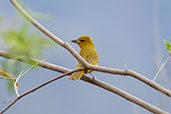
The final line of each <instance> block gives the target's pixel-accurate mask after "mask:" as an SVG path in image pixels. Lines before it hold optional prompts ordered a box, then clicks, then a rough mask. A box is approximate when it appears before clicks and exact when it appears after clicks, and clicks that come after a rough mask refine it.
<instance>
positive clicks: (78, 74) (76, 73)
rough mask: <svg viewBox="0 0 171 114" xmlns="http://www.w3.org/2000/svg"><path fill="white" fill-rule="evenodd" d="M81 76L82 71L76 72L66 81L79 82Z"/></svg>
mask: <svg viewBox="0 0 171 114" xmlns="http://www.w3.org/2000/svg"><path fill="white" fill-rule="evenodd" d="M83 75H84V71H78V72H75V73H73V74H71V76H70V77H69V78H68V80H80V79H81V77H82V76H83Z"/></svg>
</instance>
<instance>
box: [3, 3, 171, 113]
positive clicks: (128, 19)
mask: <svg viewBox="0 0 171 114" xmlns="http://www.w3.org/2000/svg"><path fill="white" fill-rule="evenodd" d="M170 5H171V1H170V0H129V1H128V0H48V1H42V0H36V1H34V2H33V1H30V0H23V6H24V8H25V9H26V10H27V11H28V12H29V11H35V12H39V13H45V14H49V15H51V16H52V17H53V19H52V20H48V21H47V20H43V19H38V21H39V22H40V23H41V24H42V25H44V26H45V27H46V28H47V29H49V30H50V31H51V32H52V33H54V34H55V35H57V36H58V37H60V38H61V39H62V40H64V41H66V42H68V43H70V44H71V45H72V46H73V47H74V48H75V49H76V50H77V51H78V52H79V47H78V46H77V45H75V44H72V43H71V42H70V41H71V40H73V39H76V38H78V37H79V36H82V35H88V36H90V37H92V40H93V42H94V43H95V47H96V49H97V52H98V55H99V65H100V66H105V67H111V68H119V69H124V66H123V64H126V66H127V67H128V68H129V69H132V70H134V71H136V72H138V73H140V74H142V75H144V76H145V77H147V78H149V79H151V80H152V79H153V78H154V75H155V74H156V72H157V70H158V68H159V66H160V65H161V64H162V62H163V61H164V60H165V59H166V58H167V56H168V52H167V50H166V49H165V45H164V43H163V39H166V40H169V41H170V42H171V32H170V29H171V21H170V20H171V14H170V11H171V7H170ZM17 15H19V14H18V13H17V10H16V9H15V8H14V7H13V6H12V4H11V3H10V1H9V0H0V16H2V23H1V25H0V30H4V29H6V28H8V27H10V26H11V23H12V22H13V21H14V20H15V19H16V16H17ZM18 23H19V21H18ZM32 28H33V30H34V29H36V28H35V27H32ZM5 47H6V46H5V44H4V43H3V41H2V40H0V49H5ZM43 58H45V59H46V61H48V62H50V63H53V64H56V65H61V66H63V67H67V68H70V69H75V67H76V59H75V58H74V57H72V56H71V54H70V53H69V52H67V51H66V50H65V49H63V48H62V47H60V46H59V45H58V44H56V45H55V46H54V47H53V48H48V49H46V51H45V53H44V56H43ZM3 60H4V58H2V57H0V61H3ZM170 67H171V60H170V61H168V63H167V64H166V66H165V67H164V69H163V70H162V72H161V73H160V75H159V78H158V79H157V80H156V82H157V83H159V84H160V85H162V86H164V87H166V88H167V89H171V84H170V83H171V77H169V76H170V75H169V74H170V73H171V71H170ZM23 70H24V69H23ZM93 74H94V75H95V77H96V78H97V79H99V80H102V81H105V82H107V83H110V84H112V85H114V86H116V87H118V88H120V89H123V90H124V91H126V92H128V93H131V94H133V95H134V96H136V97H139V98H141V99H143V100H145V101H147V102H149V103H151V104H153V105H155V106H157V107H159V108H161V109H163V110H165V111H168V112H170V113H171V108H170V107H171V102H170V99H169V98H168V97H167V96H165V95H163V94H161V93H160V92H158V91H157V90H154V89H152V88H151V87H149V86H147V85H145V84H144V83H142V82H140V81H138V80H136V79H134V78H131V77H129V76H128V77H125V76H124V77H123V76H120V75H111V74H105V73H99V72H94V73H93ZM58 75H60V73H56V72H54V71H50V70H46V69H43V68H37V69H33V70H32V71H31V72H29V73H28V74H27V75H26V76H25V77H23V78H22V79H21V80H20V82H19V88H20V90H19V92H20V93H24V92H26V91H28V90H30V89H32V88H33V87H36V86H37V85H39V84H41V83H43V82H45V81H47V80H49V79H51V78H53V77H55V76H58ZM67 78H68V77H65V78H63V79H61V80H58V81H56V82H53V83H52V84H50V85H48V86H46V87H43V88H41V89H40V90H38V91H36V92H34V93H32V94H30V95H28V96H26V97H24V98H23V99H21V100H20V101H19V102H17V103H16V104H15V105H14V106H13V107H11V108H10V109H9V110H8V111H7V112H6V113H5V114H11V113H14V114H23V113H24V114H30V113H32V114H39V113H40V114H47V113H49V114H56V113H59V114H87V113H89V114H104V113H106V114H126V113H127V114H151V113H150V112H149V111H147V110H145V109H143V108H141V107H139V106H137V105H135V104H133V103H131V102H129V101H127V100H125V99H123V98H121V97H120V96H118V95H116V94H113V93H110V92H108V91H106V90H103V89H101V88H99V87H96V86H93V85H90V84H88V83H85V82H83V81H69V80H67ZM6 85H7V82H6V81H4V80H0V111H1V110H2V109H4V108H5V106H7V104H3V103H2V102H4V101H8V100H12V99H13V98H15V97H16V96H15V95H10V94H9V93H8V90H7V87H6Z"/></svg>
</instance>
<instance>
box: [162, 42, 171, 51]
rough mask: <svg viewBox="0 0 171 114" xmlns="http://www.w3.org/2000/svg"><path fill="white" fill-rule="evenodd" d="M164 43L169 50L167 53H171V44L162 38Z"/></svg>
mask: <svg viewBox="0 0 171 114" xmlns="http://www.w3.org/2000/svg"><path fill="white" fill-rule="evenodd" d="M163 41H164V43H165V45H166V49H167V50H168V51H169V54H171V44H170V42H169V41H167V40H163Z"/></svg>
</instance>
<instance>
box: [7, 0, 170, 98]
mask: <svg viewBox="0 0 171 114" xmlns="http://www.w3.org/2000/svg"><path fill="white" fill-rule="evenodd" d="M10 1H11V3H12V4H13V5H14V6H15V7H16V8H17V10H18V11H19V12H20V13H21V14H22V15H23V16H24V17H25V18H26V19H27V20H28V21H30V22H31V23H32V24H33V25H34V26H35V27H37V28H38V29H39V30H40V31H42V32H43V33H44V34H46V35H47V36H48V37H49V38H50V39H52V40H53V41H55V42H56V43H58V44H59V45H61V46H62V47H64V48H65V49H67V50H68V51H69V52H70V53H71V54H72V55H73V56H74V57H75V58H76V59H77V60H79V61H80V62H81V63H82V64H83V65H84V67H85V69H92V70H95V71H100V72H106V73H111V74H119V75H129V76H132V77H134V78H136V79H138V80H140V81H142V82H144V83H145V84H147V85H149V86H151V87H152V88H155V89H156V90H158V91H160V92H162V93H164V94H165V95H167V96H169V97H171V91H170V90H167V89H165V88H163V87H162V86H160V85H159V84H157V83H155V82H153V81H151V80H149V79H148V78H145V77H144V76H142V75H140V74H139V73H136V72H135V71H132V70H128V69H126V70H120V69H112V68H106V67H101V66H95V65H91V64H89V63H88V62H87V61H85V60H84V59H83V58H82V57H81V56H80V55H79V54H78V53H77V52H76V51H75V50H74V49H73V48H72V47H71V46H70V44H68V43H66V42H64V41H62V40H61V39H60V38H58V37H57V36H55V35H54V34H52V33H51V32H50V31H48V30H47V29H46V28H45V27H44V26H42V25H41V24H40V23H38V22H37V21H36V20H35V19H34V18H32V17H31V16H30V15H29V14H28V13H27V12H26V11H25V10H24V9H23V8H22V7H21V6H20V5H19V4H18V3H17V2H16V0H10Z"/></svg>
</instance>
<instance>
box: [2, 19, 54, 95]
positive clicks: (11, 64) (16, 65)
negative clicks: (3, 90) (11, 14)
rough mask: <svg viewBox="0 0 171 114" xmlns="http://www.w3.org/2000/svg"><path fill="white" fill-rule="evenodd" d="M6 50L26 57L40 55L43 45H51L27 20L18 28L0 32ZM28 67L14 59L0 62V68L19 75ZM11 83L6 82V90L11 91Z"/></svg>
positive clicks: (37, 56)
mask: <svg viewBox="0 0 171 114" xmlns="http://www.w3.org/2000/svg"><path fill="white" fill-rule="evenodd" d="M0 36H1V38H2V39H3V41H4V43H5V45H6V47H7V50H8V52H10V54H13V55H17V56H25V57H28V58H40V57H42V54H43V51H44V49H45V47H47V46H51V45H53V43H52V42H50V40H48V39H46V38H44V37H42V35H41V34H40V32H38V31H35V30H33V29H32V28H31V26H30V25H29V23H28V22H26V21H25V22H23V23H22V22H21V25H19V28H18V29H17V28H9V29H7V30H5V31H1V32H0ZM26 67H28V65H27V64H24V63H21V62H18V61H15V60H4V61H2V62H1V68H2V69H3V70H4V71H6V72H9V73H11V74H12V75H14V76H15V77H16V76H18V75H19V73H20V72H21V70H23V68H26ZM12 85H13V84H12V83H11V81H9V82H8V90H9V91H11V92H12V91H13V86H12Z"/></svg>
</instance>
